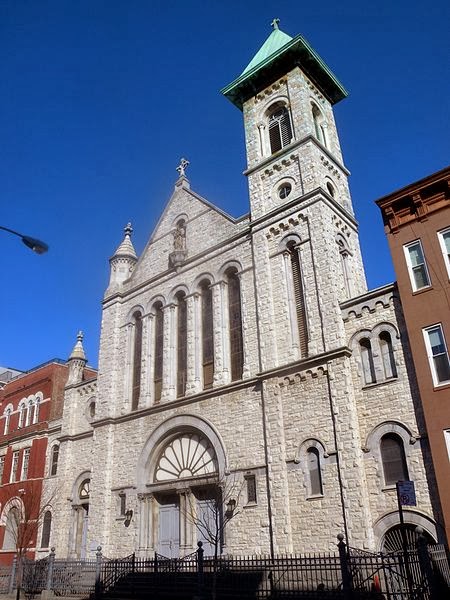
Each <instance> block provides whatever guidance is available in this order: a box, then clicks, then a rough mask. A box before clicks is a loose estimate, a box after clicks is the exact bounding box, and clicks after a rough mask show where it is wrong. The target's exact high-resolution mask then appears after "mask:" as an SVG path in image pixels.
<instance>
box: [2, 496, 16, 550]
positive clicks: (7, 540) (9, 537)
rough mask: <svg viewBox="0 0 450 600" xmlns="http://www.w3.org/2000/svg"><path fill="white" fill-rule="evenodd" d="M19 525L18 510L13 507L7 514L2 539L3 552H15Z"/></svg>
mask: <svg viewBox="0 0 450 600" xmlns="http://www.w3.org/2000/svg"><path fill="white" fill-rule="evenodd" d="M19 525H20V510H19V509H18V508H17V507H16V506H13V507H12V508H11V509H10V511H9V512H8V516H7V517H6V525H5V536H4V538H3V550H15V549H16V548H17V545H18V541H19V540H18V534H19Z"/></svg>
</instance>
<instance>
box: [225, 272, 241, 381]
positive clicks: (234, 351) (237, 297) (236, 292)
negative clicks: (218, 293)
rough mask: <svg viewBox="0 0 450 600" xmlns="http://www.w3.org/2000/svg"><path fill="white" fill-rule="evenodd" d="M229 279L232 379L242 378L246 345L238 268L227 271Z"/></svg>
mask: <svg viewBox="0 0 450 600" xmlns="http://www.w3.org/2000/svg"><path fill="white" fill-rule="evenodd" d="M226 275H227V280H228V315H229V324H230V358H231V381H236V380H237V379H242V373H243V369H244V345H243V340H242V309H241V284H240V281H239V277H238V274H237V271H236V269H229V270H228V271H227V273H226Z"/></svg>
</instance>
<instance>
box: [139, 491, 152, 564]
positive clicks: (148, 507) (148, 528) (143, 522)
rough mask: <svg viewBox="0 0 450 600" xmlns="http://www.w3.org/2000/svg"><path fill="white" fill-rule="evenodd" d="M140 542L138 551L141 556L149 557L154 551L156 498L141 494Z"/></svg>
mask: <svg viewBox="0 0 450 600" xmlns="http://www.w3.org/2000/svg"><path fill="white" fill-rule="evenodd" d="M138 500H139V541H138V550H139V553H140V555H141V556H149V555H150V554H151V553H153V551H154V531H153V526H154V522H153V521H154V518H153V512H154V496H153V494H139V495H138Z"/></svg>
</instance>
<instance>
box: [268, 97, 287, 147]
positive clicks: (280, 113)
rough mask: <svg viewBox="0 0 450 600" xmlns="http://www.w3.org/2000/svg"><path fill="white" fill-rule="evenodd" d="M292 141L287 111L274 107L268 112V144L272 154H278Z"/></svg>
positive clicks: (281, 106) (277, 106)
mask: <svg viewBox="0 0 450 600" xmlns="http://www.w3.org/2000/svg"><path fill="white" fill-rule="evenodd" d="M291 141H292V127H291V119H290V117H289V111H288V109H287V108H286V107H285V106H283V105H276V106H275V107H274V108H273V109H272V110H271V111H270V112H269V142H270V151H271V153H272V154H274V153H275V152H278V150H281V149H282V148H284V147H285V146H287V145H288V144H290V143H291Z"/></svg>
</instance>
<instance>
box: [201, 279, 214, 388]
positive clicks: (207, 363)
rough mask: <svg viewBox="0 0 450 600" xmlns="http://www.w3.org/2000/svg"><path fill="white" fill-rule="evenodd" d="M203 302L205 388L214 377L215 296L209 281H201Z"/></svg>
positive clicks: (210, 383)
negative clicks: (213, 296)
mask: <svg viewBox="0 0 450 600" xmlns="http://www.w3.org/2000/svg"><path fill="white" fill-rule="evenodd" d="M200 289H201V302H202V366H203V388H204V389H208V388H211V387H212V384H213V378H214V328H213V298H212V289H211V284H210V282H209V281H206V280H205V281H202V282H201V283H200Z"/></svg>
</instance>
